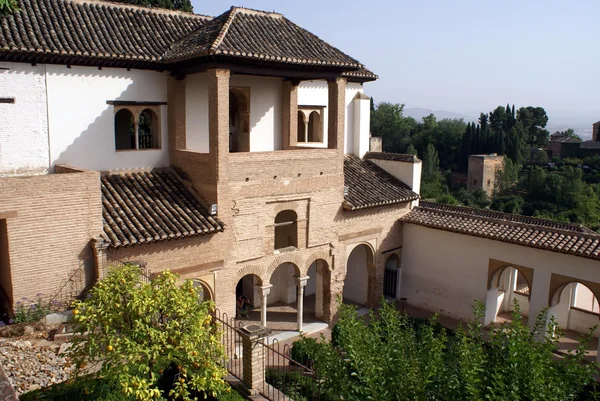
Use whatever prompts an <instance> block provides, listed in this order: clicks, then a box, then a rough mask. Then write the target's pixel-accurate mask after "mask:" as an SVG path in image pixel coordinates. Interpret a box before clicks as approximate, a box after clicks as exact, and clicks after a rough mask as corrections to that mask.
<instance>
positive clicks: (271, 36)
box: [165, 7, 363, 70]
mask: <svg viewBox="0 0 600 401" xmlns="http://www.w3.org/2000/svg"><path fill="white" fill-rule="evenodd" d="M213 55H221V56H227V57H231V58H243V59H254V60H260V61H266V62H275V63H285V64H298V65H313V66H335V67H345V68H349V69H355V70H358V69H360V68H362V67H363V66H362V64H360V63H359V62H358V61H356V60H355V59H353V58H352V57H350V56H348V55H346V54H344V53H342V52H341V51H340V50H338V49H336V48H335V47H333V46H330V45H329V44H327V43H326V42H324V41H323V40H321V39H319V38H318V37H317V36H315V35H313V34H312V33H310V32H308V31H307V30H305V29H303V28H301V27H299V26H298V25H296V24H294V23H293V22H291V21H290V20H288V19H287V18H285V17H284V16H283V15H281V14H277V13H269V12H264V11H256V10H249V9H246V8H239V7H232V8H231V9H230V10H229V11H227V12H225V13H224V14H222V15H220V16H218V17H216V18H215V19H214V20H212V21H211V22H210V23H208V24H206V25H205V26H203V27H202V28H200V29H198V30H196V31H195V32H193V33H192V34H190V35H189V36H187V37H186V38H184V39H182V40H180V41H179V42H177V43H175V44H174V45H173V46H171V49H170V50H169V51H168V52H167V53H166V54H165V60H166V61H169V62H172V61H180V60H188V59H193V58H198V57H202V56H213Z"/></svg>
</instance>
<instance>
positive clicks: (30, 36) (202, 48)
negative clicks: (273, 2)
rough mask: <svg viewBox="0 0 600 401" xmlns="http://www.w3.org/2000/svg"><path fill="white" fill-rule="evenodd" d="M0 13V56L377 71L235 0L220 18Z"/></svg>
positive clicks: (95, 2) (123, 7)
mask: <svg viewBox="0 0 600 401" xmlns="http://www.w3.org/2000/svg"><path fill="white" fill-rule="evenodd" d="M18 3H19V7H20V11H19V12H17V13H15V14H14V15H11V16H7V17H5V18H2V19H0V61H16V62H31V63H54V64H76V65H94V66H96V65H97V66H110V67H132V68H144V69H155V70H163V69H169V68H171V67H172V66H173V63H175V62H177V61H183V60H192V59H197V58H199V57H202V56H208V57H213V56H222V57H225V58H229V59H232V60H236V59H238V60H244V61H246V62H260V63H275V64H278V65H284V64H289V65H299V66H313V67H321V68H323V67H332V68H334V67H335V68H338V69H339V70H342V71H343V70H345V69H347V72H343V75H344V76H346V77H347V78H348V79H349V80H358V81H361V82H362V81H371V80H375V79H377V76H376V75H375V74H373V73H372V72H371V71H369V70H367V69H365V68H364V67H363V65H362V64H360V63H359V62H358V61H356V60H355V59H353V58H351V57H350V56H348V55H346V54H344V53H343V52H341V51H340V50H338V49H336V48H335V47H333V46H330V45H329V44H327V43H325V42H324V41H322V40H321V39H319V38H318V37H316V36H315V35H313V34H311V33H310V32H308V31H306V30H304V29H302V28H300V27H299V26H298V25H296V24H294V23H292V22H291V21H289V20H288V19H286V18H285V17H283V16H282V15H280V14H276V13H268V12H263V11H255V10H249V9H245V8H237V7H232V8H231V9H230V10H229V11H227V12H226V13H224V14H222V15H221V16H219V17H217V18H214V19H213V18H212V17H207V16H203V15H196V14H191V13H184V12H179V11H170V10H163V9H159V8H149V7H140V6H133V5H129V4H119V3H112V2H109V1H101V0H18Z"/></svg>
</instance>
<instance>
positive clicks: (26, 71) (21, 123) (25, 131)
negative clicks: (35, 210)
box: [0, 62, 50, 175]
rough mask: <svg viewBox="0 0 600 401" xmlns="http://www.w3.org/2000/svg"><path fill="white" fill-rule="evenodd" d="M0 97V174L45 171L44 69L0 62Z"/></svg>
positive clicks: (46, 120)
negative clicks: (11, 101) (1, 101)
mask: <svg viewBox="0 0 600 401" xmlns="http://www.w3.org/2000/svg"><path fill="white" fill-rule="evenodd" d="M0 98H3V99H6V101H9V100H10V99H14V103H0V116H2V117H1V118H2V122H1V123H0V175H18V174H36V173H38V174H39V173H44V172H46V171H47V170H48V168H49V166H50V160H49V150H48V118H47V113H46V104H47V103H46V66H45V65H37V66H32V65H30V64H23V63H4V62H0Z"/></svg>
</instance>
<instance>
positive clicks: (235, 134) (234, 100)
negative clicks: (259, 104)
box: [229, 88, 250, 153]
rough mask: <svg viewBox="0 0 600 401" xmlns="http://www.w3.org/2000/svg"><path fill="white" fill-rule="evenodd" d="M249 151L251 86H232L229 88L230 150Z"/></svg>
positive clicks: (233, 151)
mask: <svg viewBox="0 0 600 401" xmlns="http://www.w3.org/2000/svg"><path fill="white" fill-rule="evenodd" d="M249 151H250V101H249V88H231V89H230V90H229V152H231V153H235V152H249Z"/></svg>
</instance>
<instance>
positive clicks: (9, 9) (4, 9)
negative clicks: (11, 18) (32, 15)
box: [0, 0, 19, 17]
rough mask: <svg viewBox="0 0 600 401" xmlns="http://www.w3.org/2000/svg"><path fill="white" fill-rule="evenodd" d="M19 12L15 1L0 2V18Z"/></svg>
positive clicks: (1, 0)
mask: <svg viewBox="0 0 600 401" xmlns="http://www.w3.org/2000/svg"><path fill="white" fill-rule="evenodd" d="M17 11H19V3H17V0H0V17H3V16H5V15H10V14H13V13H16V12H17Z"/></svg>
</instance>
